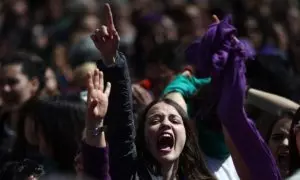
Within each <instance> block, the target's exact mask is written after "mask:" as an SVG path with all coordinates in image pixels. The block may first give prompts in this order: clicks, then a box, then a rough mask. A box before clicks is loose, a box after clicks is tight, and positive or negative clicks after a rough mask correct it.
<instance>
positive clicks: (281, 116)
mask: <svg viewBox="0 0 300 180" xmlns="http://www.w3.org/2000/svg"><path fill="white" fill-rule="evenodd" d="M293 117H294V112H293V111H290V110H285V111H281V112H280V113H279V115H278V116H276V117H275V119H274V120H273V122H272V123H271V125H270V126H269V128H268V131H267V134H266V142H267V143H269V141H270V139H271V136H272V131H273V129H274V127H275V125H276V124H277V123H278V122H279V121H280V120H282V119H284V118H289V119H293Z"/></svg>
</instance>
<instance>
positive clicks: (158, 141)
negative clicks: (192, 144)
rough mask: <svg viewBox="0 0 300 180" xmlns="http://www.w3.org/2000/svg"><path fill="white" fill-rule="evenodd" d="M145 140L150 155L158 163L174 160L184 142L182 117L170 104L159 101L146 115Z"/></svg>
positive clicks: (184, 133) (177, 156) (184, 132)
mask: <svg viewBox="0 0 300 180" xmlns="http://www.w3.org/2000/svg"><path fill="white" fill-rule="evenodd" d="M145 141H146V143H147V147H148V149H149V151H150V153H151V154H152V156H153V157H154V158H155V159H156V160H157V161H158V162H159V163H160V164H165V163H173V162H175V161H176V160H177V159H178V158H179V156H180V154H181V152H182V150H183V148H184V146H185V142H186V131H185V126H184V123H183V119H182V117H181V116H180V115H179V113H178V111H177V110H176V109H175V108H174V107H173V106H171V105H169V104H166V103H164V102H159V103H157V104H156V105H154V106H153V107H151V108H150V110H149V111H148V113H147V115H146V123H145Z"/></svg>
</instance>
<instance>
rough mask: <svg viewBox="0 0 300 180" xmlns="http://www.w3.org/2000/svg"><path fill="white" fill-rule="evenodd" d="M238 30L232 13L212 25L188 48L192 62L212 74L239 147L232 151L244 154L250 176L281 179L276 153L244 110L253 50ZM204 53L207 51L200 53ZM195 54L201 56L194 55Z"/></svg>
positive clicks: (221, 116)
mask: <svg viewBox="0 0 300 180" xmlns="http://www.w3.org/2000/svg"><path fill="white" fill-rule="evenodd" d="M235 33H236V30H235V28H234V27H233V26H232V25H231V19H230V18H228V17H227V18H225V19H224V20H222V21H221V22H219V23H218V22H217V23H215V24H213V25H211V26H210V28H209V30H208V32H207V33H206V34H205V36H204V37H203V38H202V40H200V41H198V42H195V43H194V44H193V45H192V46H191V48H189V49H188V51H187V53H188V58H192V59H189V62H190V63H191V64H192V65H194V66H195V69H196V71H197V73H196V74H197V75H198V76H204V77H207V76H212V82H213V86H214V89H215V90H216V92H215V94H214V97H213V100H217V101H216V102H218V108H217V109H218V113H217V114H218V117H219V119H220V121H221V123H222V125H223V127H224V129H225V134H226V135H228V137H229V138H230V142H232V144H233V145H234V148H235V149H236V151H235V152H231V153H232V156H234V153H236V152H238V154H237V156H235V157H241V159H242V164H245V166H246V167H247V172H249V174H250V178H249V179H274V180H278V179H281V177H280V173H279V170H278V168H277V166H276V163H275V161H274V159H273V156H272V154H271V152H270V150H269V148H268V146H267V144H266V143H265V142H264V140H263V138H262V137H261V136H260V134H259V132H258V130H257V129H256V127H255V125H254V124H253V122H252V121H251V120H250V119H248V118H247V115H246V114H245V111H244V106H243V105H244V95H245V90H246V79H245V64H244V61H245V60H246V58H247V57H248V55H249V51H248V50H247V49H245V48H244V47H243V46H242V44H241V42H240V41H239V40H237V38H235ZM197 51H200V52H197ZM200 53H204V55H203V56H200V55H201V54H200ZM193 54H196V55H198V56H196V57H195V56H194V57H193ZM195 58H196V59H195ZM227 139H228V138H227ZM237 170H239V168H237ZM239 174H241V173H239ZM248 177H249V176H248Z"/></svg>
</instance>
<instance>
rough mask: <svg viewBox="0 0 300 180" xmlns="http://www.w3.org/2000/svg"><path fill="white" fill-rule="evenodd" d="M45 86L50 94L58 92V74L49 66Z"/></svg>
mask: <svg viewBox="0 0 300 180" xmlns="http://www.w3.org/2000/svg"><path fill="white" fill-rule="evenodd" d="M45 88H46V91H47V93H48V94H50V95H51V94H54V93H56V92H57V90H58V85H57V80H56V76H55V73H54V71H53V70H52V69H51V68H48V69H47V70H46V72H45Z"/></svg>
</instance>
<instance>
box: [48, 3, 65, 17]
mask: <svg viewBox="0 0 300 180" xmlns="http://www.w3.org/2000/svg"><path fill="white" fill-rule="evenodd" d="M47 8H49V11H48V13H49V16H50V17H51V18H52V19H53V20H57V19H59V18H61V17H62V15H63V13H64V11H63V9H64V7H63V1H62V0H48V4H47Z"/></svg>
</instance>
